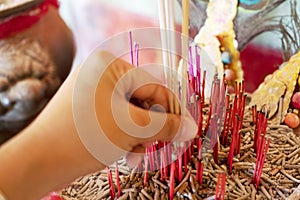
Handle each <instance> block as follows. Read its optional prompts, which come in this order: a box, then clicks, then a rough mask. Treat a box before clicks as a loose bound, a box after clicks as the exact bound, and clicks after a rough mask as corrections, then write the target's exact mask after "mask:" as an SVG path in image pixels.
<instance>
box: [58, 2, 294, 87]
mask: <svg viewBox="0 0 300 200" xmlns="http://www.w3.org/2000/svg"><path fill="white" fill-rule="evenodd" d="M175 5H176V7H175V13H176V23H177V25H178V27H180V24H181V7H180V5H179V4H178V3H177V1H176V3H175ZM298 7H299V6H298ZM298 10H299V9H298ZM60 12H61V15H62V17H63V19H64V20H65V21H66V22H67V24H68V25H69V26H70V28H71V29H72V31H73V33H74V35H75V39H76V46H77V55H76V59H75V62H74V66H77V65H78V64H79V63H81V62H82V61H83V60H84V59H85V58H86V56H87V55H88V54H89V53H90V52H91V51H92V50H93V49H94V48H95V47H96V46H97V45H98V44H99V43H101V42H103V41H104V40H106V39H108V38H109V37H112V36H113V35H116V34H119V33H121V32H126V31H129V30H132V29H137V28H144V27H159V22H158V21H159V20H158V5H157V1H154V0H152V1H149V0H130V1H124V0H84V1H76V3H75V1H72V0H61V7H60ZM289 13H290V1H288V0H287V1H286V2H284V3H283V4H282V5H280V6H279V7H278V8H277V9H275V11H274V12H272V13H270V15H268V17H272V16H282V15H288V14H289ZM135 39H136V40H138V39H139V38H135ZM153 42H160V41H153ZM125 43H126V45H127V44H128V43H127V41H126V42H125ZM122 45H123V44H120V47H121V46H122ZM241 61H242V65H243V69H244V72H245V73H244V74H245V75H244V78H245V81H246V90H247V91H248V92H253V91H254V90H255V88H257V86H258V85H259V83H261V82H262V81H263V79H264V77H265V76H266V75H267V74H270V73H272V72H273V71H274V70H276V69H277V68H278V66H279V65H280V64H281V63H282V53H281V35H280V34H278V33H276V32H271V33H269V32H267V33H264V34H262V35H260V36H259V37H257V38H255V39H254V40H253V41H251V43H250V44H249V45H247V46H246V48H245V49H244V50H243V51H242V52H241Z"/></svg>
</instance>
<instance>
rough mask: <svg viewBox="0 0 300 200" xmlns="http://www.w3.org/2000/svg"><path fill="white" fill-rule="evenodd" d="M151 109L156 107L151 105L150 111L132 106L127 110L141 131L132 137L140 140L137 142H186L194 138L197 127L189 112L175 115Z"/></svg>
mask: <svg viewBox="0 0 300 200" xmlns="http://www.w3.org/2000/svg"><path fill="white" fill-rule="evenodd" d="M153 107H155V108H154V109H157V108H156V107H157V105H153V106H152V107H151V108H150V110H145V109H142V108H139V107H136V106H134V105H131V106H130V108H129V109H130V113H131V117H132V120H133V121H134V122H135V123H136V124H137V125H139V126H140V127H141V128H142V129H140V130H142V131H138V132H136V134H138V135H134V136H135V137H139V138H140V141H139V142H142V143H147V142H152V141H156V140H158V141H172V140H174V141H188V140H191V139H193V138H194V137H195V136H196V133H197V130H198V127H197V124H196V122H195V120H194V119H193V118H192V116H191V115H190V114H189V112H186V114H185V115H176V114H171V113H166V112H156V111H153V110H152V108H153ZM132 133H133V132H132Z"/></svg>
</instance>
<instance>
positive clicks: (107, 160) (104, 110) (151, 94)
mask: <svg viewBox="0 0 300 200" xmlns="http://www.w3.org/2000/svg"><path fill="white" fill-rule="evenodd" d="M146 70H147V69H146ZM146 70H144V69H141V68H136V67H134V66H132V65H130V64H129V63H127V62H125V61H124V60H121V59H118V58H116V57H114V56H113V55H111V54H109V53H106V52H98V53H96V54H94V55H92V56H91V57H90V58H89V59H88V60H87V61H86V62H85V64H84V65H83V67H82V69H81V70H80V71H79V72H78V76H77V81H76V84H75V90H74V99H73V105H74V107H73V108H74V116H75V122H76V127H77V131H78V133H79V135H80V138H81V141H82V142H83V144H84V145H85V147H86V148H87V149H88V150H89V152H90V153H91V154H92V155H93V156H94V157H96V158H97V159H98V160H99V161H100V162H101V163H103V164H105V165H109V164H112V163H113V162H114V161H116V160H118V159H119V158H120V156H122V155H126V157H127V163H128V165H130V166H135V165H137V164H138V163H139V162H140V161H141V159H142V157H143V154H139V153H144V152H145V147H146V146H147V145H148V144H151V143H152V142H154V141H157V140H158V141H171V140H176V141H186V140H190V139H192V138H194V136H195V135H196V132H197V125H196V123H195V122H194V120H193V118H192V117H191V115H190V114H189V113H188V112H185V113H186V114H185V116H180V115H176V114H171V113H170V110H169V107H170V105H169V101H168V99H169V98H174V99H175V98H176V97H175V96H174V94H172V92H170V91H169V90H168V89H167V88H166V87H165V86H164V85H163V84H162V82H161V81H160V80H158V79H156V78H154V77H153V76H152V75H150V74H149V73H148V72H146ZM148 70H149V69H148ZM150 70H154V71H156V72H157V71H160V72H162V73H163V69H162V68H161V67H159V68H157V67H152V68H151V69H150ZM86 73H89V74H86ZM86 77H89V79H88V80H87V78H86ZM99 77H100V78H99ZM98 79H99V80H98ZM76 85H77V86H78V87H76ZM84 85H86V86H88V85H94V87H89V89H90V91H89V89H88V90H86V89H84V90H83V89H82V88H84V87H85V86H84ZM79 88H81V89H79ZM86 88H88V87H86ZM93 90H95V91H93ZM89 92H94V93H95V98H94V101H92V102H90V105H87V102H89V100H87V99H89V97H90V96H92V97H93V95H91V94H89ZM133 101H134V102H135V103H133ZM137 104H138V105H137ZM82 106H85V108H84V109H82ZM93 109H94V110H93ZM93 111H94V112H93ZM93 118H94V119H93ZM95 118H96V119H95ZM84 119H89V120H88V122H87V121H86V120H84ZM105 150H109V151H105Z"/></svg>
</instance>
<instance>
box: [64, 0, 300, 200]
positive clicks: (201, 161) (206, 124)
mask: <svg viewBox="0 0 300 200" xmlns="http://www.w3.org/2000/svg"><path fill="white" fill-rule="evenodd" d="M192 2H193V4H192V7H193V8H198V9H199V8H200V6H201V5H204V4H201V3H200V1H192ZM201 2H202V1H201ZM217 2H220V1H217V0H216V1H214V0H211V1H209V3H212V4H213V3H217ZM282 2H283V1H250V0H249V1H248V0H241V1H239V6H240V8H239V10H238V12H237V15H236V17H235V19H234V18H231V19H230V20H228V21H227V22H228V24H229V25H230V24H231V22H234V28H233V26H229V27H230V29H231V30H230V31H233V30H235V36H236V38H237V40H238V41H239V44H241V46H238V47H236V49H235V50H240V49H239V47H240V48H243V46H244V45H245V44H247V43H248V42H249V41H250V39H251V38H252V37H254V36H256V35H257V34H258V33H260V31H261V30H262V29H263V31H266V30H270V29H272V30H273V28H279V29H281V28H282V27H281V26H282V24H281V23H280V22H279V21H277V22H276V23H275V24H273V25H274V26H273V25H272V23H273V22H267V21H265V20H262V18H261V17H259V16H261V15H265V14H266V13H268V12H269V11H270V10H272V9H273V8H275V7H276V6H278V5H279V4H281V3H282ZM185 3H186V1H182V4H183V5H182V7H183V8H186V5H184V4H185ZM195 5H197V6H196V7H195ZM242 7H243V9H249V10H250V9H252V11H253V12H251V13H248V15H246V16H247V17H244V18H243V17H242V15H243V14H239V12H241V10H240V9H242ZM201 9H202V8H201ZM205 9H206V7H205ZM205 9H202V10H201V11H202V12H200V11H197V12H193V11H192V12H191V21H192V24H193V20H197V17H199V16H200V18H202V17H201V16H202V15H201V14H204V13H205V11H204V10H205ZM222 9H223V8H219V10H222ZM183 10H184V9H183ZM233 11H234V10H233ZM183 13H184V11H183ZM195 13H196V14H195ZM198 14H199V15H198ZM219 14H221V15H222V13H215V15H219ZM223 14H224V15H226V14H228V13H223ZM231 14H234V12H232V13H231ZM233 16H235V15H233ZM203 19H204V20H203V21H202V22H203V23H202V24H201V26H200V27H199V30H200V29H201V28H203V24H204V26H205V25H206V24H208V25H211V24H210V23H211V21H209V20H208V22H207V21H205V20H207V18H206V17H205V16H204V17H203ZM247 19H248V20H249V21H247ZM213 20H214V19H212V21H213ZM251 20H253V21H251ZM259 20H262V22H264V23H261V24H260V25H259V27H260V28H259V29H258V30H257V31H258V32H256V30H254V32H252V28H253V26H255V24H256V23H258V22H260V21H259ZM242 21H243V22H245V23H246V22H248V24H245V25H244V24H242V25H237V24H238V23H241V22H242ZM214 23H215V22H214ZM268 23H269V24H268ZM270 23H271V24H270ZM212 24H213V23H212ZM216 24H217V23H216ZM239 26H245V27H239ZM249 27H251V28H249ZM262 27H264V28H262ZM208 28H211V29H209V30H210V31H214V30H215V27H208ZM217 28H219V27H217ZM243 28H244V30H247V31H245V32H243ZM182 32H184V31H182ZM207 33H209V34H210V33H211V32H209V31H208V32H207ZM219 33H221V34H219ZM219 33H218V34H215V35H213V34H211V35H210V36H213V37H215V38H217V39H219V36H220V35H224V34H223V32H219ZM243 34H244V36H242V35H243ZM229 35H230V34H229ZM230 36H234V34H231V35H230ZM233 38H234V37H232V38H231V39H233ZM233 41H234V40H231V41H230V42H231V44H232V42H233ZM204 42H205V41H204ZM196 43H197V41H196ZM194 47H195V46H192V47H191V48H190V49H192V50H191V51H189V53H190V54H195V55H194V56H188V58H189V59H193V58H195V59H196V62H191V60H189V61H188V62H187V63H188V64H189V65H188V67H187V70H186V71H184V70H183V73H185V72H187V73H186V75H187V83H186V85H188V86H189V87H190V88H191V89H190V90H187V91H186V96H187V98H186V100H187V102H186V105H187V108H188V110H189V111H190V113H191V114H192V115H193V116H194V118H195V120H196V121H197V122H198V134H197V136H196V137H195V138H194V140H193V141H192V142H191V143H187V144H184V145H181V146H180V147H182V149H180V148H177V149H176V148H175V150H176V151H174V148H170V145H169V143H162V142H159V141H157V142H155V143H153V146H152V147H149V148H148V149H147V151H146V155H145V159H144V161H143V162H142V163H141V164H140V165H139V166H137V167H136V168H134V169H129V168H128V167H127V166H126V163H125V161H124V160H120V161H118V162H117V163H116V165H118V170H114V169H115V168H116V167H115V165H113V166H111V167H110V169H111V171H101V172H96V173H94V174H91V175H87V176H85V177H81V178H79V179H78V180H76V181H75V182H73V183H72V184H71V185H70V186H69V187H67V188H65V189H64V190H62V191H61V194H62V197H64V198H65V199H66V200H73V199H74V200H75V199H76V198H79V199H81V198H82V199H84V198H90V199H92V198H95V199H114V198H115V199H155V200H157V199H239V200H241V199H253V200H255V199H289V200H296V199H299V193H300V192H299V185H300V170H299V166H298V164H299V162H300V139H299V137H296V135H295V134H294V133H293V130H292V129H291V128H290V127H289V126H287V125H289V124H288V123H287V125H285V124H282V123H277V124H276V123H275V124H274V123H273V121H272V119H269V118H271V117H272V116H273V115H274V113H276V112H279V113H282V112H283V111H282V110H278V111H277V109H278V108H279V106H276V109H274V108H273V107H270V106H268V105H273V104H277V103H278V98H281V96H282V95H288V96H286V97H285V96H283V98H286V99H287V100H285V101H286V103H285V104H283V105H288V106H291V105H290V103H292V105H293V106H295V107H296V106H298V104H299V103H298V101H296V100H297V99H298V98H297V96H295V97H294V98H292V99H295V100H294V101H293V102H290V98H291V97H292V94H293V95H295V94H296V93H294V91H295V86H296V85H297V83H296V82H297V81H298V80H299V79H298V76H299V70H298V68H299V67H298V62H299V60H298V59H299V58H298V57H299V56H298V55H295V56H294V57H292V58H291V59H290V61H289V62H288V63H287V64H286V67H283V68H282V71H281V72H279V71H278V72H275V73H274V75H273V76H272V77H271V78H270V79H268V80H266V83H265V85H266V84H268V82H271V83H272V84H271V86H267V87H261V88H263V89H264V91H265V92H259V91H258V92H257V93H258V100H257V97H255V96H256V94H254V95H255V96H252V95H251V94H250V95H249V94H246V92H245V82H243V81H240V82H235V81H233V83H231V84H228V82H227V80H226V74H225V75H223V73H222V74H219V75H215V76H213V77H212V84H207V79H206V77H207V73H206V72H205V71H203V66H202V64H203V63H200V62H198V61H197V60H199V59H198V56H199V54H198V52H199V49H198V48H199V46H196V48H194ZM200 48H201V46H200ZM212 48H215V47H212ZM215 50H218V51H220V52H221V50H222V49H215ZM131 52H132V50H131ZM221 53H222V52H221ZM132 57H133V56H132ZM220 57H221V58H222V56H219V57H218V58H217V59H220ZM183 69H184V67H183ZM194 69H197V70H194ZM289 69H292V70H289ZM195 71H196V73H195ZM182 75H184V74H182ZM222 75H223V76H222ZM283 75H287V76H283ZM282 79H283V81H282ZM278 82H279V84H280V87H278V88H280V90H278V91H277V92H273V93H272V92H271V94H270V92H268V91H269V90H272V89H274V90H276V87H275V88H274V83H278ZM186 85H184V83H182V82H181V83H180V87H179V86H178V85H176V86H178V87H179V88H182V87H184V86H186ZM229 86H232V89H231V94H229V93H228V91H229ZM275 86H276V84H275ZM297 87H298V86H296V90H297ZM205 88H207V90H209V91H211V93H210V95H209V96H205V92H204V91H205ZM298 89H299V88H298ZM180 92H181V94H182V93H183V90H180ZM184 94H185V93H184ZM272 94H273V95H275V96H276V98H275V99H274V98H272ZM277 94H278V95H277ZM251 98H254V99H256V100H255V102H254V101H252V102H254V103H253V104H252V105H251V106H249V105H248V103H249V101H250V100H251ZM268 98H269V99H270V100H269V101H267V102H266V101H265V99H268ZM264 103H265V104H266V103H267V105H264ZM268 103H272V104H268ZM183 105H185V104H183ZM287 109H288V108H287ZM174 110H176V109H174ZM274 110H275V111H274ZM175 113H176V112H175ZM294 114H295V112H294ZM297 114H298V113H297ZM290 121H292V120H290ZM280 122H282V119H280ZM180 150H182V151H183V152H181V153H182V154H181V155H180V156H177V159H173V156H174V154H176V153H178V151H180ZM166 163H170V164H169V165H166ZM155 169H158V170H155ZM117 177H119V178H117ZM111 179H112V180H113V183H112V181H111ZM117 179H118V180H119V181H120V183H119V184H118V183H117V182H118V180H117ZM112 192H114V194H112Z"/></svg>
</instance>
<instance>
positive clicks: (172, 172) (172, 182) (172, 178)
mask: <svg viewBox="0 0 300 200" xmlns="http://www.w3.org/2000/svg"><path fill="white" fill-rule="evenodd" d="M175 168H176V166H175V162H172V164H171V169H170V193H169V197H170V199H173V197H174V189H175V170H176V169H175Z"/></svg>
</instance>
